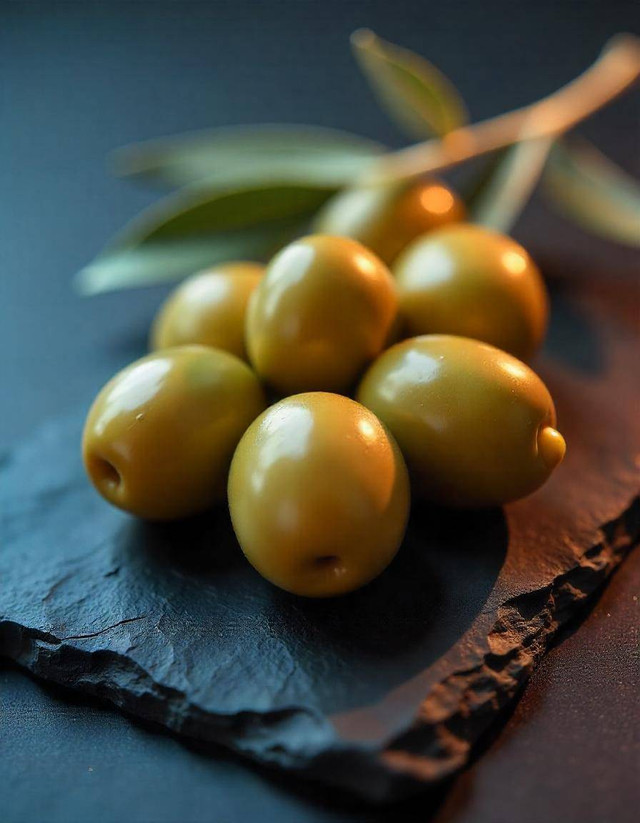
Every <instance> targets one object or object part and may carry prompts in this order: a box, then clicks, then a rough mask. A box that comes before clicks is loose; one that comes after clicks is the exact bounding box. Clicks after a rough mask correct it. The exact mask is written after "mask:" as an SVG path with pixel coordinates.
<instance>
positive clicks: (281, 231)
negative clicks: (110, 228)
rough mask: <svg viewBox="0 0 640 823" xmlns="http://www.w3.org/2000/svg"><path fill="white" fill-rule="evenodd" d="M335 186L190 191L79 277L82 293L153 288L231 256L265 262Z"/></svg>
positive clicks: (165, 204)
mask: <svg viewBox="0 0 640 823" xmlns="http://www.w3.org/2000/svg"><path fill="white" fill-rule="evenodd" d="M334 192H335V188H331V187H320V186H303V185H297V184H288V185H278V186H261V187H257V188H246V189H239V190H236V191H222V192H220V191H216V192H203V191H202V190H201V189H199V188H195V189H185V190H182V191H180V192H179V193H177V194H175V195H171V196H169V197H167V198H165V199H164V200H163V201H161V202H160V203H159V204H157V205H155V206H152V207H151V208H150V209H147V210H146V211H145V212H143V213H142V214H141V215H140V216H139V217H137V218H136V219H135V220H133V221H132V222H131V223H130V224H129V225H128V226H126V227H125V228H124V229H123V231H122V232H121V233H120V234H119V235H118V236H117V237H116V238H115V239H114V240H113V241H112V242H111V243H110V244H109V245H108V246H107V247H106V248H105V249H104V251H103V252H102V253H101V254H100V255H99V256H98V257H97V258H96V259H95V260H94V261H93V262H92V263H90V264H89V265H88V266H86V267H85V268H84V269H83V270H82V271H81V272H80V273H79V274H78V275H77V278H76V285H77V287H78V289H79V290H80V291H81V292H82V293H83V294H96V293H98V292H103V291H109V290H112V289H120V288H125V287H128V286H142V285H153V284H156V283H163V282H167V281H171V280H178V279H180V278H182V277H185V276H187V275H189V274H191V273H193V272H194V271H196V270H197V269H199V268H203V267H204V266H208V265H214V264H216V263H219V262H222V261H224V260H231V259H238V258H241V259H265V258H266V257H268V256H269V255H270V254H272V253H273V252H274V251H275V250H276V249H277V248H278V247H279V246H280V245H282V244H283V243H285V242H287V240H289V239H290V238H291V237H293V236H295V234H297V233H298V232H299V231H300V230H302V228H303V227H304V225H305V223H306V222H307V221H308V220H309V219H310V218H311V216H312V215H313V214H314V213H315V212H316V211H317V209H318V208H319V207H320V206H321V205H322V204H323V203H324V202H325V201H326V200H327V198H328V197H330V196H331V194H333V193H334Z"/></svg>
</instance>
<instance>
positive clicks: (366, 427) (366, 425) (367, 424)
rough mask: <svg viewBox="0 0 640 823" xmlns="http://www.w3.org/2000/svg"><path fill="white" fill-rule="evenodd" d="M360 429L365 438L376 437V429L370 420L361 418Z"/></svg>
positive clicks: (371, 439)
mask: <svg viewBox="0 0 640 823" xmlns="http://www.w3.org/2000/svg"><path fill="white" fill-rule="evenodd" d="M358 429H359V431H360V434H361V435H362V436H363V437H364V439H365V440H369V441H373V440H375V439H376V430H375V426H374V425H373V423H371V421H370V420H364V419H362V420H359V421H358Z"/></svg>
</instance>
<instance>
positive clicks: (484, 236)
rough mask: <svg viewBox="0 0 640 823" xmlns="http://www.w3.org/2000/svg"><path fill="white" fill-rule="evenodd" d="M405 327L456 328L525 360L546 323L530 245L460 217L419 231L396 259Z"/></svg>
mask: <svg viewBox="0 0 640 823" xmlns="http://www.w3.org/2000/svg"><path fill="white" fill-rule="evenodd" d="M394 274H395V276H396V282H397V286H398V300H399V304H400V313H401V315H402V317H403V320H404V328H405V331H406V332H407V334H408V335H410V336H415V335H420V334H457V335H462V336H464V337H473V338H476V339H477V340H484V341H485V342H486V343H491V344H492V345H494V346H497V347H498V348H500V349H504V350H505V351H508V352H510V353H511V354H513V355H515V356H516V357H519V358H520V359H522V360H528V359H529V358H530V357H531V356H532V355H533V354H534V353H535V352H536V350H537V349H538V347H539V346H540V344H541V343H542V340H543V338H544V334H545V331H546V328H547V317H548V298H547V291H546V288H545V285H544V281H543V280H542V277H541V276H540V272H539V271H538V268H537V266H536V265H535V263H534V262H533V261H532V259H531V258H530V257H529V255H528V254H527V252H526V251H525V250H524V249H523V248H522V246H520V245H519V244H518V243H516V242H515V241H514V240H512V239H511V238H510V237H506V236H505V235H503V234H498V233H497V232H494V231H489V230H488V229H485V228H482V227H480V226H473V225H471V224H470V223H460V224H458V225H456V226H445V227H443V228H441V229H438V230H437V231H434V232H432V233H431V234H429V235H426V236H425V237H420V238H419V239H418V240H416V241H415V242H414V243H412V244H411V245H410V246H409V248H408V249H406V250H405V251H404V252H403V254H401V255H400V257H399V258H398V259H397V260H396V262H395V265H394Z"/></svg>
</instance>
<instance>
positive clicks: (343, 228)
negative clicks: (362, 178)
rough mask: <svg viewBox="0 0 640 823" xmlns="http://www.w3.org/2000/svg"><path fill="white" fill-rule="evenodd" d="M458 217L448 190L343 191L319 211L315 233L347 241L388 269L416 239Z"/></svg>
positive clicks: (418, 186)
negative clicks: (351, 240) (376, 256)
mask: <svg viewBox="0 0 640 823" xmlns="http://www.w3.org/2000/svg"><path fill="white" fill-rule="evenodd" d="M464 217H465V208H464V204H463V202H462V200H461V199H460V198H459V197H458V195H457V194H456V193H455V192H454V191H453V190H452V189H450V188H449V187H448V186H446V185H445V184H444V183H442V182H440V181H436V180H431V181H427V182H425V181H424V180H422V181H420V182H419V183H412V184H409V185H407V184H406V183H404V184H400V185H399V184H397V183H394V184H393V185H391V186H390V185H388V184H387V185H370V186H358V187H354V188H350V189H345V190H344V191H343V192H341V193H340V194H337V195H336V196H335V197H332V198H331V200H330V201H329V202H328V203H327V205H326V206H325V207H324V208H323V210H322V211H321V212H320V214H319V216H318V218H317V220H316V224H315V230H316V231H318V232H319V233H321V234H339V235H344V236H346V237H352V238H353V239H354V240H358V241H359V242H360V243H362V244H363V245H365V246H366V247H367V248H369V249H371V251H372V252H374V254H377V255H378V257H380V259H381V260H383V261H384V262H385V263H387V265H390V264H391V263H393V261H394V260H395V258H396V257H397V256H398V254H400V252H401V251H402V250H403V249H404V248H406V246H408V245H409V243H410V242H411V241H412V240H414V239H415V238H416V237H419V236H420V235H422V234H425V232H429V231H432V230H433V229H435V228H438V227H439V226H443V225H445V224H447V223H454V222H457V221H459V220H464Z"/></svg>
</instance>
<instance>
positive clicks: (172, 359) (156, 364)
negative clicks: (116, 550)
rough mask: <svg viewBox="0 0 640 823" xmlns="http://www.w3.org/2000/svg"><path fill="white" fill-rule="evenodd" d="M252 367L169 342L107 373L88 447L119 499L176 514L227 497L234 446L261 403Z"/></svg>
mask: <svg viewBox="0 0 640 823" xmlns="http://www.w3.org/2000/svg"><path fill="white" fill-rule="evenodd" d="M265 405H266V404H265V398H264V394H263V391H262V388H261V386H260V384H259V382H258V380H257V378H256V377H255V375H254V374H253V372H252V371H251V369H250V368H249V367H248V366H247V365H246V363H243V362H242V361H241V360H239V359H238V358H237V357H234V356H233V355H231V354H228V353H227V352H223V351H218V350H217V349H211V348H207V347H205V346H182V347H179V348H175V349H165V350H163V351H161V352H158V353H156V354H150V355H148V356H147V357H143V358H142V359H141V360H137V361H136V362H135V363H132V364H131V365H130V366H128V367H127V368H125V369H123V370H122V371H121V372H119V373H118V374H116V376H115V377H114V378H112V380H110V381H109V382H108V383H107V384H106V386H105V387H104V388H103V389H102V391H101V392H100V393H99V394H98V396H97V397H96V399H95V401H94V403H93V405H92V407H91V409H90V411H89V415H88V417H87V420H86V423H85V427H84V433H83V438H82V451H83V457H84V464H85V468H86V470H87V473H88V475H89V477H90V479H91V481H92V483H93V484H94V486H95V487H96V489H97V490H98V491H99V492H100V494H102V496H103V497H105V498H106V499H107V500H108V501H109V502H110V503H113V505H114V506H118V507H119V508H121V509H125V510H126V511H129V512H131V513H132V514H136V515H138V516H139V517H144V518H148V519H150V520H170V519H173V518H177V517H185V516H187V515H190V514H195V513H196V512H198V511H201V510H203V509H206V508H207V507H208V506H210V505H212V504H213V503H215V502H217V501H219V500H222V499H224V493H225V487H226V482H227V474H228V469H229V464H230V462H231V458H232V456H233V451H234V449H235V447H236V445H237V444H238V441H239V440H240V438H241V436H242V434H243V433H244V431H245V430H246V428H247V426H248V425H249V424H250V423H251V422H252V421H253V420H254V419H255V418H256V417H257V415H258V414H260V412H261V411H262V410H263V409H264V407H265Z"/></svg>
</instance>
